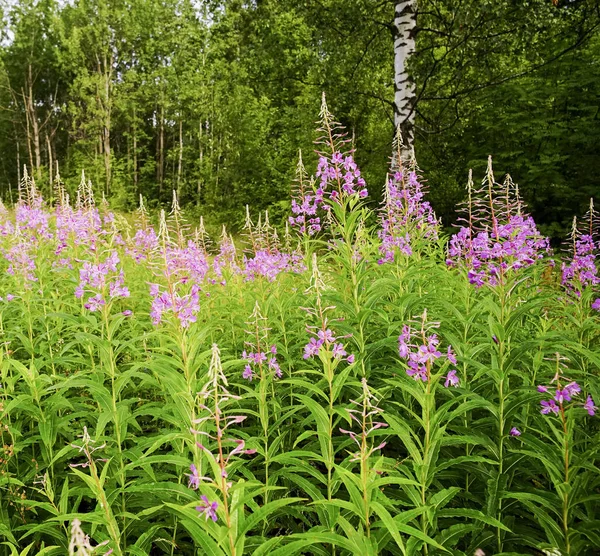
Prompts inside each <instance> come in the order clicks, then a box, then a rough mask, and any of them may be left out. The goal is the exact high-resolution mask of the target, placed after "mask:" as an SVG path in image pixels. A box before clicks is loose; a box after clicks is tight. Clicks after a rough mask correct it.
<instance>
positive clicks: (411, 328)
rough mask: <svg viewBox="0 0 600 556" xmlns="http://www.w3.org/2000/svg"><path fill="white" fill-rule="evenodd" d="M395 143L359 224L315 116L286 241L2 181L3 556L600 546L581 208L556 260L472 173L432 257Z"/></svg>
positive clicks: (596, 389)
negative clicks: (451, 227) (310, 152)
mask: <svg viewBox="0 0 600 556" xmlns="http://www.w3.org/2000/svg"><path fill="white" fill-rule="evenodd" d="M394 148H395V151H396V152H395V155H394V159H393V160H392V163H391V165H390V169H389V175H388V178H387V180H386V183H385V184H384V195H383V199H384V202H383V204H382V205H381V206H379V207H373V206H372V203H371V202H370V201H369V198H370V197H369V194H368V191H371V192H373V191H374V187H376V186H375V185H374V184H372V183H369V184H368V188H367V184H366V183H365V182H364V177H363V176H362V175H361V173H360V169H359V161H360V153H356V152H355V151H354V149H353V145H352V143H351V142H349V141H348V137H347V136H346V134H345V131H344V129H343V128H342V127H341V126H340V125H339V124H337V123H336V121H335V118H334V117H333V116H332V115H331V113H330V111H329V109H328V108H327V105H326V103H325V102H324V103H323V105H322V109H321V121H320V123H319V132H318V142H317V149H318V152H317V156H316V160H315V163H314V165H313V166H310V165H309V164H308V162H307V161H308V160H309V157H307V156H305V157H304V162H302V161H301V162H300V163H299V165H298V172H297V178H296V181H295V185H294V186H293V196H294V199H293V202H292V205H291V211H290V214H289V217H290V219H289V220H288V221H287V222H286V224H287V225H286V227H285V228H279V227H277V226H275V225H274V224H273V221H272V220H270V218H269V215H268V213H265V212H263V213H260V214H256V213H254V212H253V211H252V210H251V208H248V211H247V217H246V221H245V226H244V227H243V230H241V232H242V233H241V234H240V235H239V236H233V235H232V233H231V230H227V229H224V230H223V232H222V233H221V234H220V236H218V237H209V235H208V233H207V230H206V227H205V226H204V222H203V220H200V221H199V222H195V223H193V222H191V221H189V220H188V217H187V215H186V214H185V213H184V212H183V211H182V210H181V208H180V205H179V201H178V199H177V196H176V195H174V197H173V203H172V206H171V209H170V210H167V211H165V212H164V213H163V214H162V215H154V214H150V213H149V212H148V210H146V207H145V205H144V200H143V199H141V201H140V208H139V209H138V210H137V211H136V212H135V214H133V215H131V216H123V215H119V214H115V213H113V212H111V210H110V208H109V207H108V204H107V203H106V201H105V200H103V199H96V198H95V196H94V192H93V187H92V185H91V183H90V181H89V179H87V177H86V176H85V175H82V179H81V182H80V184H79V186H78V187H77V188H76V189H68V188H67V187H66V186H65V184H63V183H62V181H61V179H60V176H57V178H56V182H55V184H53V189H52V191H51V192H50V191H48V190H47V189H44V196H45V197H46V199H44V198H43V196H42V194H41V192H40V190H39V189H38V188H37V186H36V184H35V183H34V180H33V179H32V178H31V176H29V175H28V174H26V173H24V174H23V176H24V177H23V180H22V183H21V184H20V187H19V191H18V198H17V202H16V204H15V205H13V206H5V205H4V204H3V205H0V266H1V270H2V273H1V274H0V435H1V437H2V439H1V440H2V441H1V442H0V555H4V554H6V555H10V556H12V555H23V556H26V555H31V554H41V555H53V554H54V555H57V556H58V555H61V556H62V555H64V554H95V555H96V554H98V555H100V554H122V555H128V556H129V555H132V556H139V555H150V554H152V555H154V554H169V555H175V554H194V555H200V554H210V555H212V556H218V555H227V556H233V555H236V556H241V555H243V554H252V555H256V556H266V555H272V554H274V555H285V556H289V555H292V554H316V555H325V554H336V555H354V554H361V555H363V554H364V555H373V556H375V555H379V554H383V555H388V554H389V555H416V554H421V555H423V554H427V555H438V554H439V555H442V554H455V555H472V554H478V555H481V554H532V555H537V554H544V553H546V554H555V555H558V554H560V555H572V556H574V555H577V556H579V555H584V556H585V555H588V554H589V555H593V554H596V553H598V550H600V534H599V533H598V531H600V521H599V519H598V515H599V513H600V499H599V494H600V472H599V454H598V446H600V423H599V421H598V417H597V411H598V410H597V409H596V406H597V405H598V404H599V402H600V386H599V382H598V375H599V372H600V310H599V309H600V301H598V299H599V298H600V294H599V293H598V292H599V289H598V286H599V284H598V278H599V276H600V275H599V273H598V258H597V257H598V250H599V247H600V245H599V243H598V242H599V237H598V215H597V213H596V212H595V211H594V208H593V204H592V205H591V206H590V210H589V211H588V214H587V215H584V216H583V217H582V218H580V219H579V218H578V220H577V223H576V225H575V227H574V232H573V234H572V236H571V237H570V238H569V239H568V240H567V241H568V245H569V246H570V248H569V250H568V251H567V252H566V254H562V253H558V254H556V255H554V257H555V258H556V263H555V264H554V263H553V262H552V259H550V258H549V257H550V254H549V252H548V243H547V240H546V239H545V238H544V237H543V236H542V235H541V234H540V233H539V231H538V230H537V228H536V225H535V222H534V221H533V219H532V218H531V217H530V216H528V215H527V211H526V207H525V206H524V204H523V202H522V200H521V198H520V196H519V193H518V188H517V186H516V185H515V184H513V183H512V181H511V180H510V178H508V177H507V178H506V179H504V180H501V183H498V182H497V181H496V179H495V178H494V175H493V172H492V168H491V164H490V166H489V168H488V171H487V174H486V176H485V179H484V181H483V184H482V186H481V187H480V188H476V187H474V186H473V180H472V179H471V178H470V179H469V186H468V190H467V198H468V199H467V202H466V204H465V206H464V208H463V210H462V212H461V214H460V220H459V229H458V230H457V233H456V234H455V235H453V236H452V237H450V238H445V237H444V235H443V233H442V232H441V228H440V226H439V222H438V221H437V219H436V218H435V215H434V214H433V212H432V211H431V207H430V206H429V205H428V202H427V195H426V189H425V187H424V183H425V180H424V179H423V176H421V174H420V172H419V170H418V168H417V166H416V163H415V162H414V160H411V158H410V157H408V159H407V157H406V156H403V154H404V153H402V146H401V141H400V140H399V139H398V140H397V141H396V143H395V147H394ZM305 164H306V166H305ZM217 346H218V347H217ZM557 353H559V354H560V355H556V354H557Z"/></svg>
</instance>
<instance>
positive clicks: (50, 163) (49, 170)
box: [46, 133, 54, 195]
mask: <svg viewBox="0 0 600 556" xmlns="http://www.w3.org/2000/svg"><path fill="white" fill-rule="evenodd" d="M46 149H47V150H48V185H49V190H50V195H52V171H53V169H54V168H53V164H52V143H51V142H50V137H49V135H48V134H47V133H46Z"/></svg>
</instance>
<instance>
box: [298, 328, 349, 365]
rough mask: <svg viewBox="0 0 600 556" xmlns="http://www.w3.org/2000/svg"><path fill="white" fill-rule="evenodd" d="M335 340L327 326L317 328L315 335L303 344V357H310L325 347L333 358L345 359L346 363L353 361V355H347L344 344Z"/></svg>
mask: <svg viewBox="0 0 600 556" xmlns="http://www.w3.org/2000/svg"><path fill="white" fill-rule="evenodd" d="M337 340H338V339H337V338H336V337H335V336H334V335H333V332H332V331H331V330H330V329H329V328H327V329H324V330H323V329H321V330H318V331H317V333H316V335H315V336H313V337H311V338H310V340H309V342H308V344H306V345H305V346H304V356H303V357H304V359H312V358H313V357H314V356H315V355H319V353H320V352H321V350H322V349H323V348H325V349H326V350H331V354H332V355H333V357H334V358H335V359H346V361H347V362H348V363H350V364H352V363H354V355H352V354H351V355H348V353H347V352H346V349H345V346H344V344H343V343H341V342H338V341H337Z"/></svg>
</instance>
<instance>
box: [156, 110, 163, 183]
mask: <svg viewBox="0 0 600 556" xmlns="http://www.w3.org/2000/svg"><path fill="white" fill-rule="evenodd" d="M164 111H165V109H164V107H163V104H162V102H161V104H160V108H159V111H158V127H159V130H158V144H157V147H158V153H157V154H158V167H157V168H156V180H157V181H158V191H159V193H162V189H163V179H164V164H165V124H164Z"/></svg>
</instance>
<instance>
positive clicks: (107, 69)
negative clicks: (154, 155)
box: [102, 55, 113, 195]
mask: <svg viewBox="0 0 600 556" xmlns="http://www.w3.org/2000/svg"><path fill="white" fill-rule="evenodd" d="M112 62H113V60H112V56H111V60H110V65H108V63H107V60H106V55H105V56H104V132H103V134H102V139H103V151H104V172H105V174H106V194H107V195H109V194H110V183H111V178H112V175H111V174H112V168H111V152H110V125H111V105H110V103H111V98H110V97H111V90H110V88H111V79H112Z"/></svg>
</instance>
